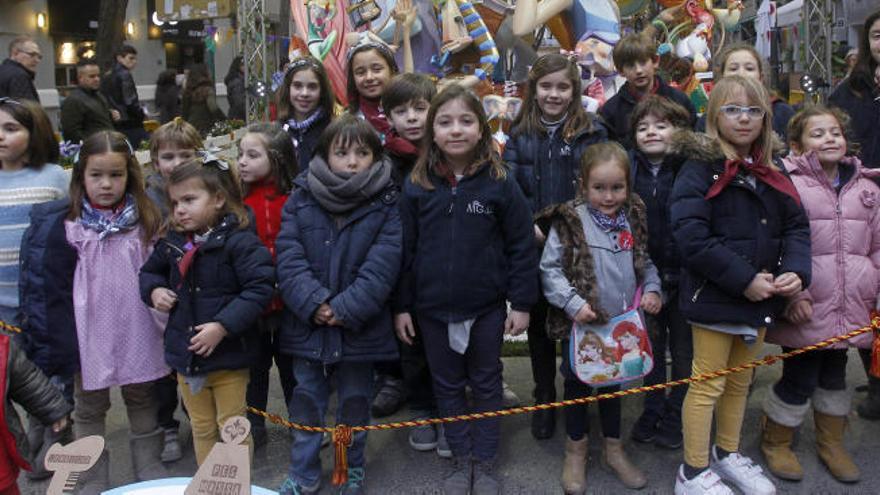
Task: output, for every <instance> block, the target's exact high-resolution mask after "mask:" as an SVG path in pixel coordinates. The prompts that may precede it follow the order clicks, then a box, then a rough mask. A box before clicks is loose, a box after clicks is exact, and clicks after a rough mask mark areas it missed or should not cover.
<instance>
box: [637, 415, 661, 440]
mask: <svg viewBox="0 0 880 495" xmlns="http://www.w3.org/2000/svg"><path fill="white" fill-rule="evenodd" d="M659 421H660V417H659V416H657V415H656V414H654V413H652V412H649V411H645V412H643V413H642V415H641V416H639V419H638V420H637V421H636V424H634V425H633V429H632V439H633V440H635V441H636V442H641V443H651V442H653V441H654V438H655V437H656V435H657V424H658V423H659Z"/></svg>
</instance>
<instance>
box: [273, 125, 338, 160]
mask: <svg viewBox="0 0 880 495" xmlns="http://www.w3.org/2000/svg"><path fill="white" fill-rule="evenodd" d="M279 123H280V124H282V125H284V122H279ZM328 125H330V118H328V117H327V116H324V117H321V118H320V119H318V121H317V122H315V123H314V124H312V126H311V127H309V128H308V129H307V130H306V131H305V132H299V131H297V130H295V129H293V128H292V127H290V126H286V125H285V126H284V129H285V130H287V133H288V134H290V139H291V140H292V141H293V147H294V148H295V149H296V161H297V162H298V163H299V172H305V171H306V170H308V169H309V163H310V162H311V161H312V157H314V156H315V148H317V147H318V138H319V137H321V134H322V133H323V132H324V129H326V128H327V126H328Z"/></svg>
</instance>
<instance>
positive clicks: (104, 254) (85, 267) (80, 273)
mask: <svg viewBox="0 0 880 495" xmlns="http://www.w3.org/2000/svg"><path fill="white" fill-rule="evenodd" d="M64 228H65V231H66V234H67V242H68V243H70V245H71V246H73V248H74V249H76V251H77V253H78V254H79V258H78V261H77V264H76V271H75V272H74V275H73V311H74V315H75V317H76V333H77V340H78V342H79V357H80V366H81V373H82V382H83V388H84V389H85V390H101V389H105V388H108V387H112V386H119V385H127V384H131V383H144V382H149V381H153V380H155V379H157V378H160V377H162V376H165V375H167V374H168V373H169V372H170V370H169V369H168V366H166V365H165V357H164V347H163V343H162V337H163V327H162V326H161V325H160V323H159V322H160V321H161V320H160V317H159V316H158V313H155V312H154V311H153V310H152V309H150V308H148V307H147V306H146V305H145V304H144V303H143V301H141V298H140V293H139V289H138V273H139V272H140V269H141V266H142V265H143V264H144V262H145V261H146V260H147V257H149V255H150V251H151V250H152V247H151V246H149V245H145V243H144V242H143V241H142V240H141V229H140V227H138V228H135V229H132V230H128V231H123V232H120V233H116V234H111V235H109V236H107V237H105V238H104V239H103V240H98V233H97V232H95V231H94V230H90V229H87V228H85V227H84V226H83V225H82V224H81V223H79V222H73V221H69V220H68V221H65V222H64Z"/></svg>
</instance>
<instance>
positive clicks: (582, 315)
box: [574, 303, 596, 325]
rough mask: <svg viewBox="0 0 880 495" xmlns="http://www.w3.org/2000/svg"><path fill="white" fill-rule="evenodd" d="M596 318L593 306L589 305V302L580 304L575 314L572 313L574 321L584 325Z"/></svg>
mask: <svg viewBox="0 0 880 495" xmlns="http://www.w3.org/2000/svg"><path fill="white" fill-rule="evenodd" d="M595 319H596V313H595V312H594V311H593V308H591V307H590V303H584V305H583V306H581V309H579V310H578V312H577V314H575V315H574V321H576V322H578V323H580V324H581V325H584V324H586V323H589V322H591V321H593V320H595Z"/></svg>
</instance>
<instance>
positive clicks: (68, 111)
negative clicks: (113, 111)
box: [61, 88, 113, 143]
mask: <svg viewBox="0 0 880 495" xmlns="http://www.w3.org/2000/svg"><path fill="white" fill-rule="evenodd" d="M112 130H113V120H112V119H111V118H110V104H109V103H108V102H107V98H105V97H104V95H102V94H101V93H100V92H98V91H93V90H90V89H83V88H76V89H74V90H73V91H71V92H70V94H69V95H68V96H67V98H65V99H64V102H63V103H62V104H61V133H62V134H63V135H64V140H65V141H73V142H74V143H76V142H79V141H85V139H86V138H87V137H89V136H91V135H92V134H94V133H96V132H98V131H112Z"/></svg>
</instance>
